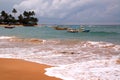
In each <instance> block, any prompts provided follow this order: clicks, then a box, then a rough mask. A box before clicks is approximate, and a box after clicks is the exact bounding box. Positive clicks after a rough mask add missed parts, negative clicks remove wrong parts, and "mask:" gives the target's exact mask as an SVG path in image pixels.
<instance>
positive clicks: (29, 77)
mask: <svg viewBox="0 0 120 80" xmlns="http://www.w3.org/2000/svg"><path fill="white" fill-rule="evenodd" d="M49 67H51V66H48V65H43V64H37V63H33V62H28V61H24V60H18V59H3V58H0V80H61V79H58V78H54V77H49V76H47V75H45V74H44V73H45V70H44V69H45V68H49Z"/></svg>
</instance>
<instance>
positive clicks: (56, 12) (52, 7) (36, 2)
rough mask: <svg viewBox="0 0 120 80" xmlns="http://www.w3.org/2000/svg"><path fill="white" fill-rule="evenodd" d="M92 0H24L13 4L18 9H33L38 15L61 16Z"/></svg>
mask: <svg viewBox="0 0 120 80" xmlns="http://www.w3.org/2000/svg"><path fill="white" fill-rule="evenodd" d="M91 1H93V0H84V1H82V0H24V1H22V2H21V3H20V4H16V5H14V7H15V8H17V9H18V10H26V9H27V10H35V12H37V13H38V14H39V15H40V16H45V17H59V18H63V17H65V16H66V15H67V14H69V13H71V11H74V10H76V8H79V7H80V6H83V5H84V4H86V3H88V2H91Z"/></svg>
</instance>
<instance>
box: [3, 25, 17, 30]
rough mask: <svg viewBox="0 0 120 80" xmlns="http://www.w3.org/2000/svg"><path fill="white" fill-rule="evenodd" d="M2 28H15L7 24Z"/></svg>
mask: <svg viewBox="0 0 120 80" xmlns="http://www.w3.org/2000/svg"><path fill="white" fill-rule="evenodd" d="M4 28H8V29H12V28H15V26H12V25H8V26H5V27H4Z"/></svg>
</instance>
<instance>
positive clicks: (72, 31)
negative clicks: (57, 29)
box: [67, 27, 90, 33]
mask: <svg viewBox="0 0 120 80" xmlns="http://www.w3.org/2000/svg"><path fill="white" fill-rule="evenodd" d="M67 32H71V33H78V32H90V30H86V29H85V28H83V27H82V28H80V29H73V28H68V29H67Z"/></svg>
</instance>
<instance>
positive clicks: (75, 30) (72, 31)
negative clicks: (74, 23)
mask: <svg viewBox="0 0 120 80" xmlns="http://www.w3.org/2000/svg"><path fill="white" fill-rule="evenodd" d="M67 32H70V33H77V32H79V30H77V29H72V28H68V29H67Z"/></svg>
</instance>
